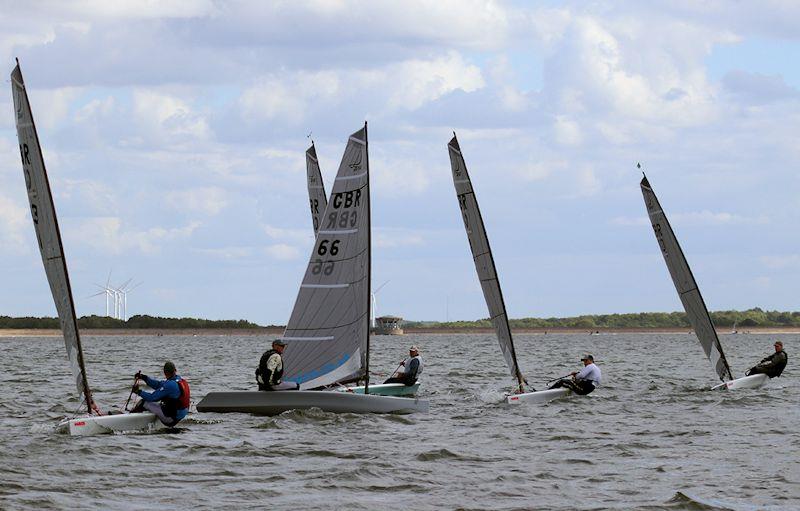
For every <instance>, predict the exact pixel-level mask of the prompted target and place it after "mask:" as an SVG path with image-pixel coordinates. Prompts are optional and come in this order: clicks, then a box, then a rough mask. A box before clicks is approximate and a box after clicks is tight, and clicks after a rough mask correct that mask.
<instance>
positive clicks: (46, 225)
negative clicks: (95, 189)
mask: <svg viewBox="0 0 800 511" xmlns="http://www.w3.org/2000/svg"><path fill="white" fill-rule="evenodd" d="M11 90H12V93H13V96H14V112H15V115H14V118H15V121H16V124H17V138H18V139H19V150H20V157H21V158H22V171H23V173H24V174H25V185H26V187H27V189H28V201H29V202H30V206H31V217H32V218H33V227H34V230H35V231H36V239H37V241H38V244H39V251H40V252H41V254H42V262H43V263H44V271H45V273H46V274H47V281H48V283H49V284H50V291H51V293H52V294H53V300H54V301H55V304H56V310H57V311H58V319H59V322H60V324H61V331H62V332H63V333H64V343H65V345H66V348H67V359H68V360H69V365H70V369H71V370H72V376H73V377H74V380H75V386H76V387H77V389H78V393H79V395H81V396H82V397H83V402H82V403H81V406H86V412H87V413H88V415H87V416H82V417H77V418H73V419H65V420H63V421H62V422H61V423H59V424H58V426H57V427H56V431H58V432H61V433H69V434H70V435H96V434H100V433H111V432H114V431H136V430H141V429H149V428H151V427H154V426H155V424H156V423H158V424H161V423H160V422H159V421H157V420H156V416H155V415H153V414H152V413H149V412H148V413H136V414H119V415H99V413H100V412H99V410H98V408H97V406H95V404H94V401H93V399H92V391H91V390H90V388H89V380H88V378H87V376H86V364H85V363H84V358H83V349H82V347H81V337H80V333H79V332H78V320H77V317H76V315H75V303H74V301H73V299H72V289H71V287H70V282H69V274H68V273H67V262H66V259H65V258H64V246H63V244H62V243H61V233H60V231H59V229H58V219H57V218H56V210H55V205H54V204H53V195H52V193H51V191H50V182H49V181H48V179H47V171H46V170H45V166H44V160H43V159H42V150H41V146H40V145H39V136H38V135H37V133H36V126H35V125H34V122H33V114H32V112H31V106H30V102H29V101H28V93H27V91H26V89H25V82H24V81H23V79H22V71H21V70H20V68H19V61H17V66H16V67H15V68H14V71H12V73H11Z"/></svg>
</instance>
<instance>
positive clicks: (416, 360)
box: [383, 346, 422, 385]
mask: <svg viewBox="0 0 800 511" xmlns="http://www.w3.org/2000/svg"><path fill="white" fill-rule="evenodd" d="M420 374H422V356H420V354H419V348H418V347H417V346H411V347H410V348H408V357H407V358H406V359H405V360H403V361H402V362H400V365H399V366H398V367H397V370H396V371H395V373H394V374H393V375H392V377H391V378H389V379H388V380H386V381H385V382H383V383H403V384H405V385H414V384H415V383H416V382H417V378H418V377H419V375H420Z"/></svg>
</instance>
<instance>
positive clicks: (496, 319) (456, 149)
mask: <svg viewBox="0 0 800 511" xmlns="http://www.w3.org/2000/svg"><path fill="white" fill-rule="evenodd" d="M447 148H448V153H449V155H450V164H451V168H452V172H453V185H454V186H455V190H456V197H457V199H458V205H459V208H460V209H461V216H462V219H463V220H464V228H465V229H466V231H467V240H468V241H469V247H470V251H471V252H472V256H473V261H474V263H475V270H476V272H477V274H478V279H479V281H480V283H481V289H482V290H483V296H484V299H485V300H486V306H487V308H488V309H489V314H490V319H491V321H492V324H493V325H494V328H495V332H496V334H497V341H498V342H499V344H500V349H501V351H502V353H503V357H504V358H505V360H506V364H507V365H508V368H509V370H510V371H511V375H512V376H513V377H514V378H516V380H517V384H518V386H519V390H520V391H522V390H523V389H524V385H525V378H524V377H523V376H522V371H521V370H520V367H519V363H518V362H517V352H516V348H515V347H514V339H513V336H512V335H511V326H510V325H509V323H508V313H507V312H506V304H505V300H504V299H503V291H502V289H501V288H500V279H499V277H498V275H497V268H496V266H495V263H494V257H493V256H492V249H491V247H490V245H489V237H488V235H487V233H486V226H485V225H484V223H483V216H482V215H481V211H480V207H479V205H478V199H477V197H476V196H475V191H474V190H473V188H472V180H471V179H470V177H469V172H468V171H467V165H466V162H465V161H464V156H463V155H462V154H461V147H460V146H459V144H458V139H457V138H456V135H455V133H453V138H452V140H450V143H449V144H448V145H447Z"/></svg>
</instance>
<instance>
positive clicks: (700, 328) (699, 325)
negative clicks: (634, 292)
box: [640, 177, 733, 381]
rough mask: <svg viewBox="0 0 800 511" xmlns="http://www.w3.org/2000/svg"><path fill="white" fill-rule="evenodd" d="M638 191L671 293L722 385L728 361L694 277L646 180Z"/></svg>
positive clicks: (727, 374) (728, 377)
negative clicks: (671, 289) (668, 280)
mask: <svg viewBox="0 0 800 511" xmlns="http://www.w3.org/2000/svg"><path fill="white" fill-rule="evenodd" d="M640 187H641V189H642V196H643V197H644V204H645V207H646V208H647V214H648V215H649V217H650V223H651V224H652V225H653V232H654V233H655V235H656V241H657V242H658V246H659V248H660V249H661V255H662V256H664V262H665V263H666V264H667V268H668V269H669V274H670V276H671V277H672V282H673V283H674V284H675V290H676V291H677V292H678V297H679V298H680V300H681V303H682V304H683V309H684V310H685V311H686V315H687V316H688V317H689V322H690V323H691V324H692V328H694V332H695V335H697V339H698V340H699V341H700V344H701V345H702V346H703V351H705V354H706V357H708V359H709V360H710V361H711V366H712V367H713V368H714V371H716V373H717V375H718V376H719V378H720V380H722V381H725V379H726V378H727V379H731V380H732V379H733V374H732V373H731V368H730V366H729V365H728V361H727V360H726V359H725V354H724V353H723V352H722V344H720V342H719V337H718V336H717V331H716V330H715V329H714V324H713V323H712V322H711V316H709V314H708V308H706V304H705V302H704V301H703V297H702V295H701V294H700V289H699V288H698V287H697V282H695V280H694V275H692V270H691V269H690V268H689V263H688V262H687V261H686V256H684V254H683V250H681V247H680V245H679V244H678V239H677V238H676V237H675V233H674V232H673V231H672V227H671V226H670V224H669V220H667V215H666V214H665V213H664V210H663V209H662V208H661V204H659V202H658V198H657V197H656V194H655V192H653V188H652V187H651V186H650V182H649V181H648V180H647V177H644V178H642V181H641V183H640Z"/></svg>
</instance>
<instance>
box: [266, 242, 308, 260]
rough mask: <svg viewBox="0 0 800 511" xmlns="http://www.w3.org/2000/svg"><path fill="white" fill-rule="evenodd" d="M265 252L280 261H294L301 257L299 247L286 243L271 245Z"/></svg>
mask: <svg viewBox="0 0 800 511" xmlns="http://www.w3.org/2000/svg"><path fill="white" fill-rule="evenodd" d="M264 252H265V253H266V254H267V255H268V256H270V257H272V258H273V259H277V260H278V261H293V260H295V259H298V258H299V257H300V250H299V249H298V248H297V247H293V246H292V245H287V244H285V243H278V244H276V245H270V246H268V247H267V248H265V249H264Z"/></svg>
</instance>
